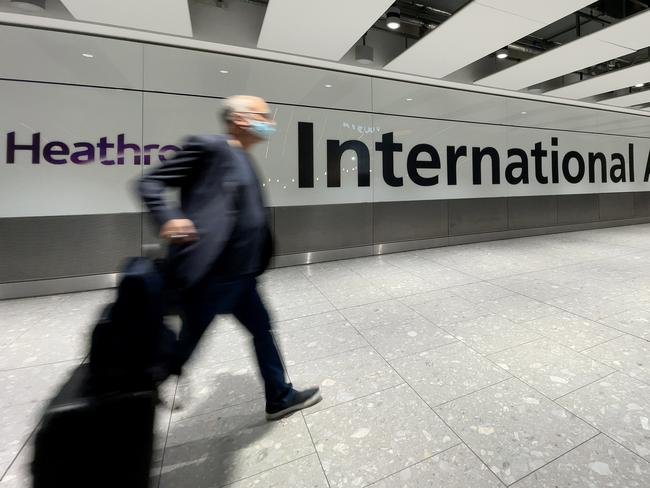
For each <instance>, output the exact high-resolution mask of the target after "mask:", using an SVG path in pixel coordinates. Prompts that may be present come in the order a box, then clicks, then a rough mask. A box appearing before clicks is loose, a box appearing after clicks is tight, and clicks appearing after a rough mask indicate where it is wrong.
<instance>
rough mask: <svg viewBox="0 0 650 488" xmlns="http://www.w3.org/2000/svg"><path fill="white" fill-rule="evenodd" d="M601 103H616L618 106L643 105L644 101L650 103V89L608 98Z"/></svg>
mask: <svg viewBox="0 0 650 488" xmlns="http://www.w3.org/2000/svg"><path fill="white" fill-rule="evenodd" d="M600 103H604V104H605V105H615V106H616V107H633V106H634V105H641V104H642V103H650V90H645V91H642V92H636V93H630V94H629V95H623V96H622V97H616V98H608V99H606V100H601V102H600Z"/></svg>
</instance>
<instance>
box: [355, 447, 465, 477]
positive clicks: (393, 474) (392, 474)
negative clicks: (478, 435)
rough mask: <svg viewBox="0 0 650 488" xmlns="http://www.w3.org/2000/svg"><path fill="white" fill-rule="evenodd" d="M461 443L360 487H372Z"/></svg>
mask: <svg viewBox="0 0 650 488" xmlns="http://www.w3.org/2000/svg"><path fill="white" fill-rule="evenodd" d="M463 445H464V443H463V442H462V441H460V442H458V443H457V444H454V445H453V446H449V447H446V448H445V449H443V450H442V451H440V452H437V453H435V454H432V455H431V456H427V457H425V458H424V459H420V460H419V461H416V462H414V463H411V464H409V465H408V466H406V467H404V468H401V469H399V470H397V471H395V472H394V473H391V474H389V475H386V476H384V477H382V478H379V479H378V480H375V481H373V482H371V483H368V484H365V485H362V486H361V488H372V487H373V486H375V485H376V484H377V483H381V482H382V481H384V480H386V479H388V478H390V477H391V476H395V475H396V474H399V473H401V472H403V471H406V470H407V469H411V468H413V467H414V466H417V465H418V464H422V463H426V462H427V461H429V460H430V459H433V458H434V457H436V456H440V455H442V454H444V453H446V452H447V451H450V450H452V449H454V448H456V447H459V446H463Z"/></svg>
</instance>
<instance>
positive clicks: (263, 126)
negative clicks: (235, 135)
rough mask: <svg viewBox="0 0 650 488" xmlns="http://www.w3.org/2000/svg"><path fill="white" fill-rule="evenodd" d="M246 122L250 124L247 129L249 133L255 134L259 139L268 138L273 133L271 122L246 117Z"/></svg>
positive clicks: (273, 127)
mask: <svg viewBox="0 0 650 488" xmlns="http://www.w3.org/2000/svg"><path fill="white" fill-rule="evenodd" d="M248 123H249V124H250V125H249V126H248V128H247V130H248V131H249V132H250V133H252V134H255V135H256V136H257V137H259V138H260V139H268V138H269V137H271V136H272V135H273V134H275V126H274V125H273V124H269V123H268V122H262V121H259V120H254V119H248Z"/></svg>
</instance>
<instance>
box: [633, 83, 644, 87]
mask: <svg viewBox="0 0 650 488" xmlns="http://www.w3.org/2000/svg"><path fill="white" fill-rule="evenodd" d="M644 85H645V83H637V84H636V85H634V86H635V87H636V88H641V87H642V86H644Z"/></svg>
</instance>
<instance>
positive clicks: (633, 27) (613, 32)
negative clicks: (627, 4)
mask: <svg viewBox="0 0 650 488" xmlns="http://www.w3.org/2000/svg"><path fill="white" fill-rule="evenodd" d="M592 35H593V36H594V37H597V38H598V39H601V40H603V41H607V42H611V43H612V44H618V45H619V46H625V47H628V48H630V49H634V50H635V51H638V50H639V49H643V48H644V47H647V46H650V11H645V12H642V13H640V14H637V15H635V16H633V17H630V18H628V19H626V20H624V21H622V22H619V23H618V24H614V25H612V26H610V27H607V28H606V29H602V30H600V31H598V32H595V33H593V34H592Z"/></svg>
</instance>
